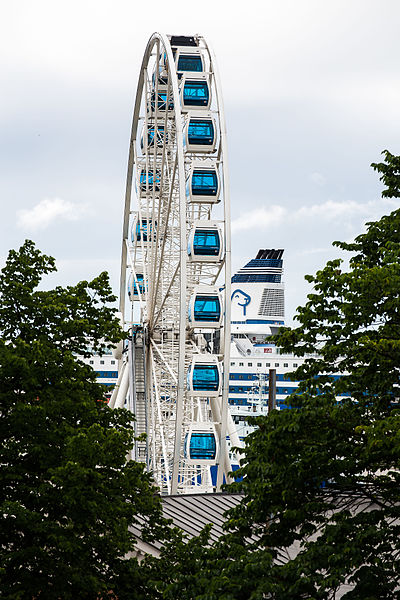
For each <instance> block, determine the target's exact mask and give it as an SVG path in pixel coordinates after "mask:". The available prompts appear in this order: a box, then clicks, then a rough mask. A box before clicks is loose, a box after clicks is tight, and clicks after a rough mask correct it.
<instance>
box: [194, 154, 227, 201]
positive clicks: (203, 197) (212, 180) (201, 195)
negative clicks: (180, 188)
mask: <svg viewBox="0 0 400 600" xmlns="http://www.w3.org/2000/svg"><path fill="white" fill-rule="evenodd" d="M219 194H220V178H219V173H218V169H217V167H216V166H215V163H214V162H213V161H211V160H210V161H203V162H200V163H195V162H194V163H193V164H192V167H191V169H190V172H189V177H188V179H187V181H186V195H187V196H188V197H189V201H190V202H207V203H213V204H214V203H216V202H219Z"/></svg>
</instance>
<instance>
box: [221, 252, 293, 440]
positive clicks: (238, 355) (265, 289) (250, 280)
mask: <svg viewBox="0 0 400 600" xmlns="http://www.w3.org/2000/svg"><path fill="white" fill-rule="evenodd" d="M283 252H284V251H283V249H278V250H275V249H267V250H259V251H258V253H257V256H256V257H255V258H253V259H252V260H250V261H249V262H248V263H247V264H246V265H245V266H244V267H243V268H242V269H240V270H239V271H238V272H237V273H235V275H234V276H233V277H232V296H231V301H232V302H231V314H232V317H231V319H232V320H231V334H232V342H231V352H230V373H229V380H230V381H229V406H230V411H231V414H232V417H233V420H234V422H235V423H236V426H237V431H238V435H239V438H240V439H241V440H243V439H244V438H245V437H246V436H247V435H248V434H249V433H251V431H253V429H254V427H252V426H250V425H249V423H248V417H249V416H258V415H262V414H266V413H267V412H268V396H269V373H270V370H275V371H276V405H275V407H276V408H277V409H278V410H283V409H285V408H287V406H286V404H285V400H286V398H287V397H288V395H289V394H291V393H292V392H294V391H295V390H296V388H297V386H298V383H297V382H296V381H291V380H290V379H289V378H288V374H289V373H290V372H292V371H294V370H295V369H296V368H297V367H298V366H299V364H300V362H301V361H302V360H304V359H303V358H299V357H296V356H294V355H293V354H281V353H280V351H279V349H278V348H277V347H276V346H275V344H273V343H272V342H271V336H272V335H274V334H275V333H277V332H278V330H279V327H282V326H283V325H285V287H284V283H283Z"/></svg>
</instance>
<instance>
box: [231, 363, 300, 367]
mask: <svg viewBox="0 0 400 600" xmlns="http://www.w3.org/2000/svg"><path fill="white" fill-rule="evenodd" d="M237 364H238V366H239V367H244V363H242V362H239V363H237ZM235 366H236V363H235V362H231V367H235ZM247 366H248V367H252V366H253V363H252V362H248V363H247ZM262 366H264V367H270V366H271V363H269V362H267V363H264V365H263V364H262V363H260V362H258V363H257V367H262ZM279 366H280V363H275V367H279ZM292 366H293V368H294V369H296V368H297V367H298V363H293V365H292ZM283 367H284V368H288V367H289V363H283Z"/></svg>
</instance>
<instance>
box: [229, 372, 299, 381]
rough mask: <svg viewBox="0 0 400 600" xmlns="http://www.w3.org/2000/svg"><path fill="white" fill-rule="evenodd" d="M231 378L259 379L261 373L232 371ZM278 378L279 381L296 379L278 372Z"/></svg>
mask: <svg viewBox="0 0 400 600" xmlns="http://www.w3.org/2000/svg"><path fill="white" fill-rule="evenodd" d="M229 379H244V380H245V381H258V380H259V375H257V374H256V373H230V374H229ZM276 380H277V381H294V380H292V379H290V377H288V376H287V375H284V374H283V373H277V374H276Z"/></svg>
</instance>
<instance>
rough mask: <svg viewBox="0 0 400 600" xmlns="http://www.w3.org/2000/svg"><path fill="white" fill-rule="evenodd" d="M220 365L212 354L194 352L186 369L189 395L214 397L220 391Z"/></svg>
mask: <svg viewBox="0 0 400 600" xmlns="http://www.w3.org/2000/svg"><path fill="white" fill-rule="evenodd" d="M221 373H222V371H221V365H220V362H219V360H218V358H217V356H215V355H213V354H196V355H195V356H194V357H193V359H192V363H191V364H190V365H189V368H188V371H187V379H186V384H187V390H188V392H189V395H190V396H202V397H207V398H211V397H212V398H215V397H217V396H219V395H220V393H221V382H222V374H221Z"/></svg>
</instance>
